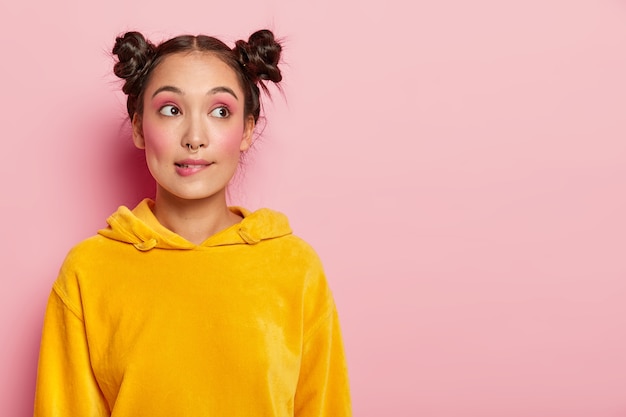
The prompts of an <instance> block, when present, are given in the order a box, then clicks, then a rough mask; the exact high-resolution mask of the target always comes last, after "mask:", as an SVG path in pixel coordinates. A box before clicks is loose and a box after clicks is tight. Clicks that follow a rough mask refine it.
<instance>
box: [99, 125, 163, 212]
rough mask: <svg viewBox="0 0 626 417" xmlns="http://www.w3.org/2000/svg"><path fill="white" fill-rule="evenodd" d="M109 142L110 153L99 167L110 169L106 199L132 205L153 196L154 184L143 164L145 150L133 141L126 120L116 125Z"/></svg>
mask: <svg viewBox="0 0 626 417" xmlns="http://www.w3.org/2000/svg"><path fill="white" fill-rule="evenodd" d="M111 143H113V144H114V146H112V147H111V148H112V149H111V153H110V154H109V155H108V157H107V158H106V164H105V166H104V167H103V168H104V170H105V171H108V172H111V173H112V175H111V178H110V180H111V181H110V185H109V186H110V187H111V188H110V190H109V193H110V199H111V201H116V202H119V204H124V205H127V206H128V207H130V208H132V207H134V206H135V205H136V204H137V203H138V202H139V201H140V200H142V199H143V198H146V197H150V198H154V192H155V183H154V179H153V178H152V175H150V171H148V168H147V166H146V158H145V153H144V151H143V150H141V149H137V148H136V147H135V145H134V144H133V140H132V133H131V127H130V123H129V122H128V121H125V122H124V123H122V124H121V125H120V126H119V129H118V130H117V132H116V135H115V137H114V138H112V140H111Z"/></svg>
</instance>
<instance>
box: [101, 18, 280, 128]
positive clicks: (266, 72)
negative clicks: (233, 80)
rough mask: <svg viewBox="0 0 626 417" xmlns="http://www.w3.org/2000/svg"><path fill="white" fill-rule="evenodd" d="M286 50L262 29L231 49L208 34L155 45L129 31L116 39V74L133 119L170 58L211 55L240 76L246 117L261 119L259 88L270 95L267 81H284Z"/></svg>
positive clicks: (114, 69) (139, 34)
mask: <svg viewBox="0 0 626 417" xmlns="http://www.w3.org/2000/svg"><path fill="white" fill-rule="evenodd" d="M281 50H282V47H281V45H280V43H279V42H278V41H277V40H276V39H274V34H273V33H272V32H271V31H269V30H265V29H264V30H259V31H257V32H254V33H253V34H252V35H250V38H249V39H248V41H247V42H246V41H243V40H239V41H237V42H235V46H234V47H233V48H232V49H231V48H229V47H228V46H227V45H226V44H225V43H224V42H222V41H220V40H219V39H216V38H214V37H211V36H205V35H197V36H192V35H181V36H177V37H175V38H172V39H170V40H168V41H165V42H163V43H161V44H159V45H158V46H155V45H154V44H152V43H151V42H150V41H148V40H146V38H145V37H144V36H143V35H142V34H141V33H139V32H127V33H125V34H124V35H123V36H120V37H118V38H116V39H115V46H114V47H113V54H114V55H117V62H116V63H115V66H114V67H113V72H114V73H115V75H117V76H118V77H119V78H121V79H123V80H124V81H125V83H124V86H123V87H122V91H123V92H124V93H125V94H126V95H127V96H128V99H127V101H126V109H127V110H128V116H129V117H130V119H131V120H132V118H133V116H134V115H135V113H137V114H139V115H141V114H142V112H143V94H144V90H145V88H146V85H147V84H148V81H149V80H150V75H151V74H152V71H153V70H154V69H155V68H156V67H157V66H158V65H159V63H160V62H161V61H162V60H163V59H164V58H165V57H167V56H168V55H171V54H175V53H179V52H192V51H201V52H210V53H213V54H215V55H216V56H217V57H218V58H220V59H221V60H222V61H223V62H224V63H225V64H226V65H228V66H229V67H230V68H231V69H232V70H233V71H234V72H235V74H237V78H238V80H239V84H240V87H241V89H242V90H243V92H244V102H245V105H244V116H248V115H252V116H253V117H254V121H255V122H256V121H257V120H258V119H259V114H260V112H261V103H260V100H259V95H260V90H259V86H260V87H261V88H262V89H263V91H264V92H265V93H269V92H268V89H267V86H266V85H265V83H264V81H272V82H274V83H278V82H280V81H281V80H282V75H281V73H280V69H278V61H279V60H280V53H281Z"/></svg>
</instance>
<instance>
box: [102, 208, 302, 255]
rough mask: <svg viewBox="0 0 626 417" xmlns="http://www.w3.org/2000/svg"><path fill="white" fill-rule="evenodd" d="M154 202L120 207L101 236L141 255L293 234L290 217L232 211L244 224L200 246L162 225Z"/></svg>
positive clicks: (238, 224)
mask: <svg viewBox="0 0 626 417" xmlns="http://www.w3.org/2000/svg"><path fill="white" fill-rule="evenodd" d="M153 205H154V202H153V201H152V200H150V199H145V200H143V201H142V202H141V203H139V204H138V205H137V207H135V208H134V209H133V210H129V209H128V208H127V207H124V206H121V207H119V208H118V209H117V211H116V212H115V213H113V214H112V215H111V216H109V218H108V219H107V223H108V225H109V226H108V227H107V228H106V229H102V230H99V231H98V234H100V235H102V236H104V237H106V238H109V239H113V240H117V241H119V242H124V243H129V244H132V245H133V246H135V248H137V249H138V250H140V251H149V250H151V249H154V248H159V249H194V248H197V247H199V246H203V247H211V246H223V245H255V244H257V243H259V242H261V241H263V240H267V239H274V238H277V237H281V236H285V235H289V234H291V233H292V231H291V227H290V226H289V221H288V220H287V217H286V216H285V215H284V214H282V213H279V212H277V211H273V210H270V209H259V210H256V211H254V212H250V211H249V210H246V209H244V208H241V207H229V209H230V210H231V211H232V212H233V213H236V214H238V215H240V216H242V217H243V220H242V221H241V222H239V223H237V224H235V225H233V226H231V227H229V228H227V229H224V230H222V231H220V232H218V233H216V234H215V235H213V236H211V237H209V238H208V239H207V240H205V241H204V242H202V243H201V244H200V245H196V244H194V243H192V242H189V241H188V240H186V239H185V238H183V237H182V236H180V235H178V234H176V233H174V232H172V231H171V230H169V229H167V228H166V227H165V226H163V225H161V223H159V221H158V220H157V218H156V217H155V216H154V214H153V212H152V207H153Z"/></svg>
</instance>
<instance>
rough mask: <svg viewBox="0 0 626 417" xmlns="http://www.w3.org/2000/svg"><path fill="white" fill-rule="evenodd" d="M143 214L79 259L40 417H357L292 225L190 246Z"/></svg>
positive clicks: (55, 309)
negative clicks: (351, 407)
mask: <svg viewBox="0 0 626 417" xmlns="http://www.w3.org/2000/svg"><path fill="white" fill-rule="evenodd" d="M152 204H153V203H152V201H150V200H144V201H143V202H141V203H140V204H139V205H138V206H137V207H136V208H135V209H134V210H133V211H130V210H128V209H127V208H126V207H120V208H119V209H118V211H117V212H116V213H114V214H113V215H112V216H111V217H109V219H108V220H107V222H108V224H109V227H108V228H106V229H104V230H101V231H99V232H98V235H96V236H94V237H92V238H90V239H87V240H86V241H84V242H82V243H80V244H79V245H77V246H76V247H74V248H73V249H72V250H71V251H70V253H69V254H68V256H67V258H66V260H65V262H64V264H63V266H62V268H61V272H60V275H59V278H58V279H57V281H56V282H55V283H54V285H53V290H52V292H51V295H50V299H49V303H48V308H47V311H46V317H45V322H44V329H43V336H42V342H41V351H40V359H39V371H38V379H37V391H36V398H35V416H36V417H51V416H59V417H61V416H62V417H87V416H90V417H95V416H98V417H100V416H114V417H131V416H132V417H139V416H146V417H148V416H149V417H159V416H163V417H165V416H167V417H173V416H177V417H178V416H181V417H182V416H189V417H191V416H194V417H195V416H203V417H212V416H217V417H238V416H241V417H243V416H245V417H252V416H254V417H257V416H258V417H274V416H276V417H278V416H280V417H284V416H297V417H305V416H307V417H308V416H316V417H319V416H325V417H326V416H327V417H344V416H350V415H351V411H350V399H349V389H348V380H347V371H346V365H345V358H344V353H343V347H342V342H341V336H340V331H339V323H338V321H337V312H336V309H335V305H334V303H333V298H332V295H331V292H330V290H329V288H328V285H327V283H326V280H325V277H324V273H323V270H322V266H321V264H320V262H319V259H318V257H317V256H316V254H315V253H314V251H313V250H312V249H311V248H310V247H309V246H308V245H307V244H306V243H305V242H303V241H302V240H301V239H299V238H297V237H295V236H294V235H293V234H292V233H291V229H290V227H289V224H288V222H287V218H286V217H285V216H284V215H282V214H280V213H277V212H274V211H271V210H268V209H261V210H258V211H256V212H254V213H250V212H248V211H246V210H244V209H239V208H232V209H231V210H233V211H234V212H236V213H238V214H240V215H242V216H243V217H244V219H243V220H242V221H241V222H240V223H239V224H237V225H235V226H232V227H230V228H228V229H226V230H224V231H222V232H220V233H218V234H216V235H214V236H212V237H210V238H209V239H207V240H206V241H205V242H203V243H202V244H201V245H194V244H193V243H190V242H188V241H187V240H185V239H183V238H182V237H181V236H179V235H177V234H175V233H174V232H172V231H170V230H168V229H166V228H165V227H163V226H162V225H161V224H159V222H158V221H157V219H156V218H155V217H154V215H153V214H152V211H151V208H150V207H151V205H152Z"/></svg>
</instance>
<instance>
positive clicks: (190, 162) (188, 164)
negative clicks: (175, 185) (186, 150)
mask: <svg viewBox="0 0 626 417" xmlns="http://www.w3.org/2000/svg"><path fill="white" fill-rule="evenodd" d="M174 165H175V166H176V173H177V174H178V175H180V176H181V177H188V176H189V175H193V174H195V173H197V172H200V171H202V170H203V169H205V168H207V167H208V166H210V165H211V162H209V161H205V160H204V159H183V160H182V161H177V162H175V163H174Z"/></svg>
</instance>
